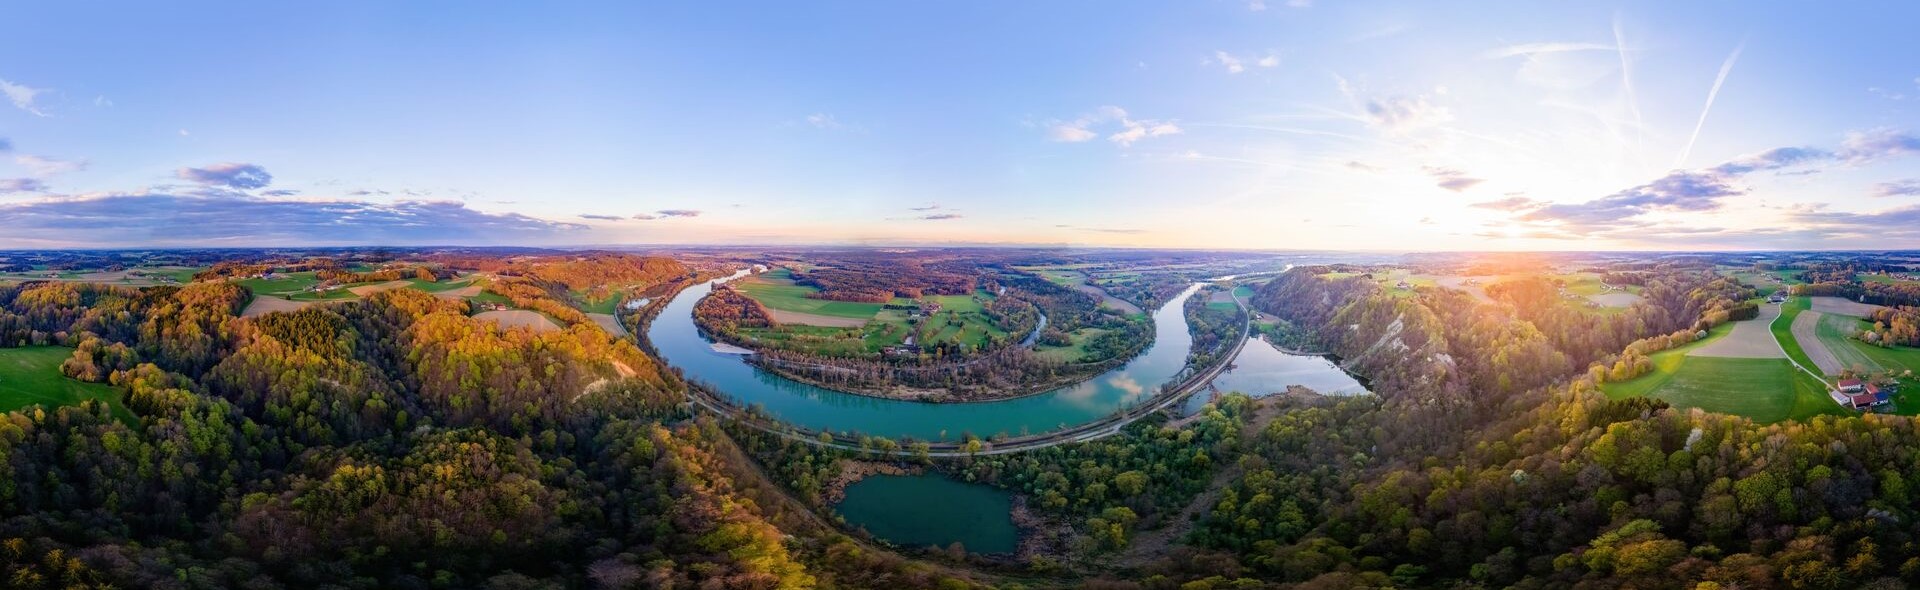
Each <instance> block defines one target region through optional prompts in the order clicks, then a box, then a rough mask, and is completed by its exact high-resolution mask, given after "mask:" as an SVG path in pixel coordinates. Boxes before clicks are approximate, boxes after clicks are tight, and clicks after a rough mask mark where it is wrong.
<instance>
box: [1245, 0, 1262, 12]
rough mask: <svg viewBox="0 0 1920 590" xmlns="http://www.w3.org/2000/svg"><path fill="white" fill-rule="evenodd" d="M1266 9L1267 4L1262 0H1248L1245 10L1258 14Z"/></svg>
mask: <svg viewBox="0 0 1920 590" xmlns="http://www.w3.org/2000/svg"><path fill="white" fill-rule="evenodd" d="M1266 9H1267V3H1266V2H1265V1H1264V0H1250V1H1249V2H1247V10H1251V11H1254V12H1260V11H1262V10H1266Z"/></svg>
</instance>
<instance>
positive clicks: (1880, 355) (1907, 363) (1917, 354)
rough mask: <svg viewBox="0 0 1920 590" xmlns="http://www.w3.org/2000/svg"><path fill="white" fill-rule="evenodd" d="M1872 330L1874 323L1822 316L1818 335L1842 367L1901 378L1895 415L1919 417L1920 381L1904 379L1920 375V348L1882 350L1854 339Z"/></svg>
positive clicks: (1895, 396)
mask: <svg viewBox="0 0 1920 590" xmlns="http://www.w3.org/2000/svg"><path fill="white" fill-rule="evenodd" d="M1870 327H1873V323H1872V322H1869V321H1866V320H1863V319H1859V318H1851V317H1847V316H1843V315H1834V314H1828V315H1824V316H1821V318H1820V328H1819V330H1818V331H1817V332H1816V333H1817V334H1818V335H1819V338H1820V341H1821V342H1823V343H1825V344H1826V345H1827V348H1828V349H1829V350H1832V351H1833V356H1834V357H1835V358H1838V359H1839V360H1840V362H1841V363H1842V364H1844V365H1846V366H1848V367H1859V368H1863V369H1865V370H1867V371H1868V372H1870V373H1878V372H1882V371H1885V372H1888V373H1892V374H1894V375H1895V376H1896V377H1898V378H1899V381H1900V392H1899V393H1897V394H1895V395H1894V398H1893V406H1894V410H1893V411H1894V413H1896V414H1903V415H1908V416H1912V415H1920V379H1915V378H1912V377H1901V375H1905V374H1906V372H1907V371H1913V372H1915V373H1920V348H1914V347H1911V346H1894V347H1880V346H1874V345H1872V344H1867V343H1865V342H1861V341H1859V340H1857V339H1854V338H1853V334H1854V333H1855V332H1858V331H1860V330H1862V329H1866V328H1870Z"/></svg>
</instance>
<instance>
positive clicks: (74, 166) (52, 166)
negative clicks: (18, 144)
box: [13, 154, 87, 177]
mask: <svg viewBox="0 0 1920 590" xmlns="http://www.w3.org/2000/svg"><path fill="white" fill-rule="evenodd" d="M13 162H14V163H15V164H19V165H20V167H22V168H26V169H27V171H28V172H31V173H33V175H34V176H41V177H44V176H53V175H55V174H61V173H65V172H72V171H75V170H79V169H81V168H85V167H87V163H86V161H84V160H55V159H53V158H42V157H40V156H35V155H31V154H21V155H18V156H14V157H13Z"/></svg>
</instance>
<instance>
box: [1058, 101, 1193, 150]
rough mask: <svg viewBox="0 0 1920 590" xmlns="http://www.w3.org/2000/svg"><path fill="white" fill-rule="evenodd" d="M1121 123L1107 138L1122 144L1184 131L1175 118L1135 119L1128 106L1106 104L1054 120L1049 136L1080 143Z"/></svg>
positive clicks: (1062, 140) (1123, 145)
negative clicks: (1130, 114) (1064, 119)
mask: <svg viewBox="0 0 1920 590" xmlns="http://www.w3.org/2000/svg"><path fill="white" fill-rule="evenodd" d="M1115 123H1118V126H1119V128H1118V130H1116V131H1114V132H1113V133H1112V134H1110V135H1108V136H1107V141H1111V142H1113V143H1115V144H1118V145H1119V146H1121V147H1127V146H1131V145H1133V142H1135V141H1139V140H1141V139H1145V138H1149V137H1161V136H1165V135H1176V134H1179V133H1181V132H1182V130H1181V129H1180V126H1179V125H1176V124H1174V122H1172V121H1163V120H1158V119H1134V118H1132V117H1131V116H1129V115H1127V111H1126V109H1122V108H1120V107H1116V106H1103V107H1100V108H1098V109H1094V111H1093V112H1092V113H1088V114H1085V115H1081V116H1080V118H1078V119H1074V120H1072V121H1053V122H1051V123H1049V124H1048V125H1047V139H1050V140H1053V141H1058V142H1065V143H1079V142H1083V141H1088V140H1091V139H1093V138H1095V137H1099V136H1100V134H1101V133H1103V132H1104V131H1103V129H1112V128H1114V124H1115Z"/></svg>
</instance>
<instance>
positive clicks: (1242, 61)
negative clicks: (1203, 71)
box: [1201, 51, 1280, 74]
mask: <svg viewBox="0 0 1920 590" xmlns="http://www.w3.org/2000/svg"><path fill="white" fill-rule="evenodd" d="M1208 61H1217V62H1220V65H1221V66H1222V67H1225V68H1226V69H1227V73H1229V74H1238V73H1241V72H1245V71H1247V62H1253V65H1254V66H1257V67H1262V68H1275V67H1280V54H1279V53H1275V52H1272V51H1268V52H1267V54H1266V55H1265V56H1258V57H1256V56H1253V55H1248V56H1245V57H1242V56H1238V55H1234V54H1231V53H1227V52H1225V51H1215V52H1213V59H1212V60H1202V61H1201V63H1203V64H1204V63H1207V62H1208Z"/></svg>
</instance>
